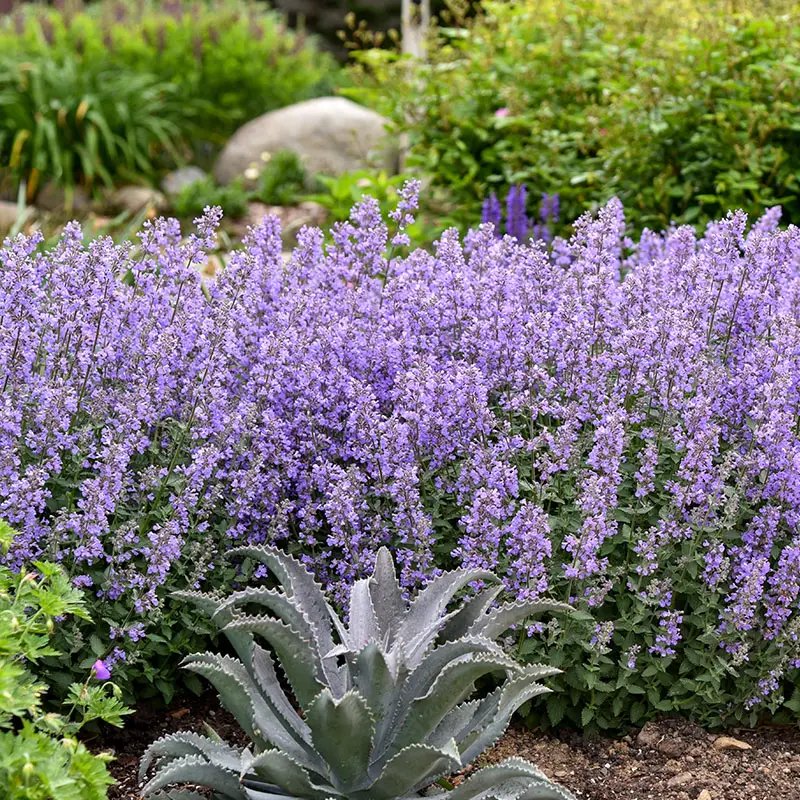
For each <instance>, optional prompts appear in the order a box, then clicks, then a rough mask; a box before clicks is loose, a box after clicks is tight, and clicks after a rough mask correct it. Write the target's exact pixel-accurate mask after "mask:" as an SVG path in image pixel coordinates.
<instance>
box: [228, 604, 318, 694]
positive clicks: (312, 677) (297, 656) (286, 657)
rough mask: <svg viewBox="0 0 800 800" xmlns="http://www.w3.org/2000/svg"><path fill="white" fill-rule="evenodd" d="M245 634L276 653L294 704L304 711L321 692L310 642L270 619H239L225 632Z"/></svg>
mask: <svg viewBox="0 0 800 800" xmlns="http://www.w3.org/2000/svg"><path fill="white" fill-rule="evenodd" d="M229 630H233V631H247V632H248V633H253V634H257V635H259V636H263V637H264V638H265V639H266V640H267V641H268V642H269V643H270V645H271V646H272V648H273V649H274V650H275V653H276V654H277V656H278V660H279V661H280V663H281V666H282V667H283V671H284V673H285V674H286V678H287V679H288V681H289V683H290V684H291V686H292V691H293V692H294V695H295V697H296V698H297V702H298V703H300V705H301V706H302V707H303V708H304V709H305V708H307V707H308V705H309V703H311V701H312V700H313V699H314V698H315V697H316V696H317V695H318V694H319V692H320V691H321V690H322V689H323V683H322V682H321V681H320V678H321V677H322V676H321V672H322V665H321V664H320V663H319V661H318V659H317V658H315V654H314V651H313V649H312V647H311V642H309V641H307V640H304V639H302V638H300V636H299V635H298V634H297V632H296V631H294V630H292V629H291V628H290V627H289V626H288V625H286V623H284V622H281V621H280V620H277V619H273V618H272V617H240V618H237V619H235V620H233V622H231V623H230V624H229V625H227V626H226V628H225V631H226V632H227V631H229Z"/></svg>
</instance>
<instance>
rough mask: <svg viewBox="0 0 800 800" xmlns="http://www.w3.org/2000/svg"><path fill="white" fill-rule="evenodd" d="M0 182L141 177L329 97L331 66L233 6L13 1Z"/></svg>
mask: <svg viewBox="0 0 800 800" xmlns="http://www.w3.org/2000/svg"><path fill="white" fill-rule="evenodd" d="M0 54H2V56H0V178H2V175H3V172H7V173H11V175H12V176H13V178H14V179H15V181H19V180H24V181H26V185H27V186H28V188H29V192H28V193H29V198H33V196H34V194H35V191H36V188H37V187H38V186H39V185H40V184H41V183H42V182H43V181H45V180H54V181H56V182H58V183H59V184H60V185H63V186H66V187H70V186H72V185H74V184H76V183H82V184H85V185H88V186H92V185H94V184H96V183H99V182H103V183H106V184H110V183H111V182H113V181H114V180H116V179H117V178H118V177H120V178H123V179H125V180H133V179H135V178H137V177H152V175H153V174H154V172H156V171H157V170H158V169H159V168H161V167H165V166H168V165H170V164H171V163H174V162H175V161H177V160H179V158H182V157H185V156H187V155H188V154H190V152H191V147H194V146H195V145H197V144H199V143H201V142H209V141H210V143H211V144H212V149H213V146H218V145H220V144H222V143H223V142H224V141H225V140H226V139H227V138H228V137H229V136H230V135H231V134H232V133H233V132H234V131H235V130H236V129H237V128H238V127H239V126H240V125H241V124H242V123H243V122H246V121H247V120H249V119H252V118H253V117H256V116H258V115H259V114H263V113H265V112H267V111H270V110H272V109H275V108H279V107H281V106H284V105H288V104H290V103H295V102H298V101H300V100H304V99H308V98H310V97H314V96H318V95H322V94H329V93H330V92H331V91H332V90H333V87H334V85H335V83H336V82H337V80H338V75H339V72H340V71H339V69H338V67H337V65H336V64H335V62H334V61H333V59H332V57H330V56H329V55H327V54H325V53H321V52H319V51H318V50H317V49H316V47H315V45H314V43H313V41H311V40H308V39H306V38H305V36H303V35H302V34H299V33H294V32H292V31H290V30H288V29H287V28H286V27H285V26H284V25H283V24H282V23H281V21H280V18H279V17H278V16H277V15H276V14H275V13H273V12H271V11H265V10H264V9H263V8H261V7H260V6H258V5H256V4H255V3H251V2H246V1H245V0H220V2H213V3H195V4H189V3H183V2H180V1H179V2H173V3H163V4H162V3H155V2H146V3H136V4H126V3H118V2H112V1H111V0H109V1H108V2H101V3H93V4H91V5H89V6H87V7H86V8H85V9H83V8H81V7H80V6H78V7H76V6H75V4H66V5H65V7H64V8H62V9H55V8H46V7H42V6H35V7H29V6H23V7H21V8H19V9H18V10H17V11H15V12H14V13H13V14H11V15H7V16H5V17H0Z"/></svg>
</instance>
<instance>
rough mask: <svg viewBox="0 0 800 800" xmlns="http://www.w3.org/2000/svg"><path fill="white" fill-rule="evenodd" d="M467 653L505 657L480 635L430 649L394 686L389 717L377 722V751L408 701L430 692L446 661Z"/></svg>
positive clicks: (396, 723) (381, 749)
mask: <svg viewBox="0 0 800 800" xmlns="http://www.w3.org/2000/svg"><path fill="white" fill-rule="evenodd" d="M467 655H489V656H497V657H499V658H502V659H505V658H507V656H506V655H505V653H504V652H503V650H502V648H500V647H499V646H498V645H497V644H495V643H494V642H491V641H489V640H488V639H483V638H480V637H464V638H462V639H458V640H456V641H453V642H445V643H444V644H442V645H439V646H438V647H436V648H434V649H433V650H431V651H430V652H429V653H428V654H427V655H426V656H425V658H424V659H423V661H422V662H421V663H420V665H419V666H418V667H417V668H416V669H415V670H413V671H412V672H411V673H410V674H409V675H408V677H407V678H406V680H405V681H403V682H402V684H400V685H399V686H398V689H397V691H396V693H395V694H396V696H395V697H394V698H393V706H392V715H391V717H385V718H384V719H383V720H382V721H380V722H379V723H378V725H377V732H376V749H377V750H378V751H379V752H382V751H383V750H384V749H385V746H386V741H387V737H391V736H393V735H395V734H396V729H397V727H398V725H399V724H400V723H401V722H402V721H403V718H404V716H405V715H406V714H407V713H408V710H409V707H410V704H411V703H412V702H413V701H414V700H415V699H416V698H418V697H423V696H424V695H426V694H427V693H428V692H429V691H430V689H431V687H432V686H433V684H434V682H435V681H436V679H437V678H438V677H439V675H440V674H441V673H442V670H443V669H444V668H445V666H447V664H449V663H450V662H452V661H455V660H456V659H459V658H462V657H463V656H467ZM448 738H449V737H448Z"/></svg>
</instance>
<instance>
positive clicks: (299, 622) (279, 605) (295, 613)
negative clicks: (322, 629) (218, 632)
mask: <svg viewBox="0 0 800 800" xmlns="http://www.w3.org/2000/svg"><path fill="white" fill-rule="evenodd" d="M246 604H252V605H258V606H265V607H266V608H268V609H269V610H270V611H272V613H273V614H275V615H276V616H277V617H279V618H280V619H282V620H283V621H284V622H285V623H286V624H287V625H288V626H289V627H291V628H294V629H295V630H296V631H297V632H298V633H299V634H300V635H301V636H302V637H303V638H304V639H307V640H308V641H312V640H314V639H316V635H315V632H314V629H313V628H312V627H311V623H310V622H309V621H308V618H307V617H306V615H305V614H304V613H303V612H302V610H301V609H300V607H299V606H298V605H297V603H296V602H295V601H294V600H293V599H292V598H290V597H289V596H288V595H286V594H284V593H283V592H277V591H275V590H274V589H266V588H264V587H263V586H252V587H249V588H247V589H243V590H242V591H240V592H234V594H232V595H231V596H230V597H229V598H228V599H227V600H226V601H225V602H224V603H222V604H220V607H219V609H218V610H217V612H216V614H215V616H218V615H223V614H225V613H226V612H228V615H229V617H230V618H231V619H232V618H233V616H235V614H236V612H237V610H238V608H237V607H238V606H243V605H246ZM229 622H230V619H227V620H225V622H224V624H225V625H227V624H228V623H229ZM317 649H319V648H317Z"/></svg>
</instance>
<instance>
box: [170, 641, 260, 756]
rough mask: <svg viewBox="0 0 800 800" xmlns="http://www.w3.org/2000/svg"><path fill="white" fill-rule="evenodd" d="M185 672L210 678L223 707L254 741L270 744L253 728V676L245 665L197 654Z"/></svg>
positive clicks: (220, 657) (186, 661)
mask: <svg viewBox="0 0 800 800" xmlns="http://www.w3.org/2000/svg"><path fill="white" fill-rule="evenodd" d="M183 666H184V668H185V669H188V670H191V671H192V672H196V673H197V674H198V675H202V676H203V677H205V678H207V679H208V680H209V681H211V683H212V684H213V686H214V688H215V689H216V690H217V692H219V696H220V700H221V702H222V705H223V706H225V708H226V709H227V710H228V711H229V712H230V713H231V714H232V715H233V716H234V718H235V719H236V721H237V722H238V723H239V725H241V727H242V729H243V730H244V731H245V732H246V733H247V735H248V736H250V738H251V739H253V741H256V742H260V743H262V744H266V741H265V740H264V739H263V738H262V737H261V736H260V735H259V734H258V733H257V731H256V728H255V725H254V724H253V717H254V715H255V708H254V707H253V693H252V691H251V690H250V686H249V685H248V684H249V683H250V681H249V676H248V675H247V671H246V670H245V669H244V667H243V665H242V663H241V662H240V661H237V660H236V659H235V658H231V657H230V656H220V655H217V654H216V653H195V654H194V655H191V656H189V657H188V658H186V659H184V661H183Z"/></svg>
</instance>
